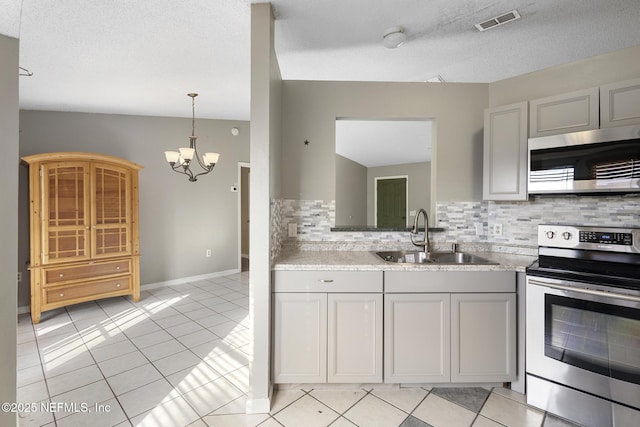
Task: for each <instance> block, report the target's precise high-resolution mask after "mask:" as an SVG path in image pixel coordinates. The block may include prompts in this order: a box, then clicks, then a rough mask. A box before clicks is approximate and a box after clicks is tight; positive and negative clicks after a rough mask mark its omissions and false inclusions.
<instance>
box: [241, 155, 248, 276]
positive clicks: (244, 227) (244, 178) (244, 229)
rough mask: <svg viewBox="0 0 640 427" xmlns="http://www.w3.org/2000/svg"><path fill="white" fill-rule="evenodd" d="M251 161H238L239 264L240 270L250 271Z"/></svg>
mask: <svg viewBox="0 0 640 427" xmlns="http://www.w3.org/2000/svg"><path fill="white" fill-rule="evenodd" d="M250 172H251V168H250V167H249V163H243V162H239V163H238V191H239V192H240V194H239V195H238V212H239V214H240V218H239V227H238V249H239V250H238V265H239V266H240V271H249V194H250V193H249V173H250Z"/></svg>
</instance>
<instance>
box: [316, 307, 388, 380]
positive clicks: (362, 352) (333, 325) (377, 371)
mask: <svg viewBox="0 0 640 427" xmlns="http://www.w3.org/2000/svg"><path fill="white" fill-rule="evenodd" d="M328 304H329V308H328V342H327V359H328V360H327V381H328V382H333V383H359V382H366V383H377V382H382V294H329V296H328Z"/></svg>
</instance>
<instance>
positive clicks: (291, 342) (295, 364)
mask: <svg viewBox="0 0 640 427" xmlns="http://www.w3.org/2000/svg"><path fill="white" fill-rule="evenodd" d="M273 307H274V319H273V320H274V321H273V342H274V347H273V360H274V363H273V376H274V382H276V383H324V382H326V381H327V358H326V354H327V294H321V293H276V294H273Z"/></svg>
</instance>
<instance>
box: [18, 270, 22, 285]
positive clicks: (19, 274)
mask: <svg viewBox="0 0 640 427" xmlns="http://www.w3.org/2000/svg"><path fill="white" fill-rule="evenodd" d="M20 282H22V271H18V283H20Z"/></svg>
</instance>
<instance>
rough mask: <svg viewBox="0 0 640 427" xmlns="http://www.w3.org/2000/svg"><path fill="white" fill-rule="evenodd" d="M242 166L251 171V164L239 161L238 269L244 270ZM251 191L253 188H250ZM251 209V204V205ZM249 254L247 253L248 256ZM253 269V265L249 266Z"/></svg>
mask: <svg viewBox="0 0 640 427" xmlns="http://www.w3.org/2000/svg"><path fill="white" fill-rule="evenodd" d="M242 168H248V169H249V171H251V164H250V163H247V162H238V184H237V188H238V271H239V272H242V192H243V191H246V189H243V188H242ZM249 191H251V188H249ZM249 210H251V205H249ZM248 255H249V254H247V256H248ZM249 269H251V267H249Z"/></svg>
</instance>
